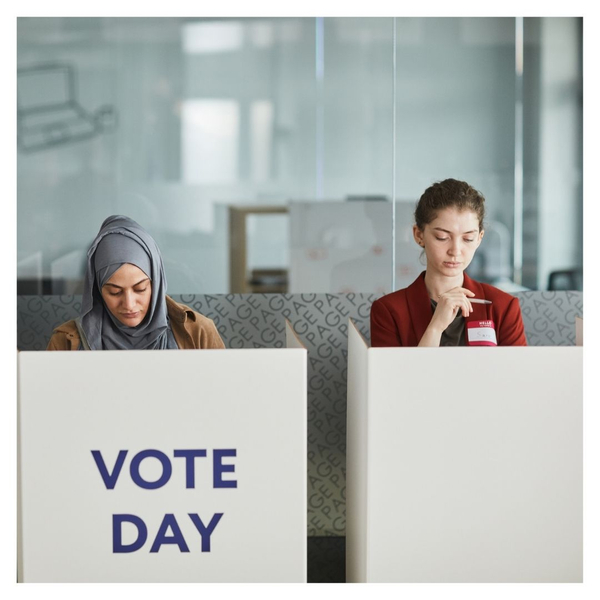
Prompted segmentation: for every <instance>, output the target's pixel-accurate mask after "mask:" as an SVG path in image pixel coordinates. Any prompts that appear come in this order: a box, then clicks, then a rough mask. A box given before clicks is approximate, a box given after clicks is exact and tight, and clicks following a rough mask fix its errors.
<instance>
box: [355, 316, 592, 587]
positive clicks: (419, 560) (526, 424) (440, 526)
mask: <svg viewBox="0 0 600 600" xmlns="http://www.w3.org/2000/svg"><path fill="white" fill-rule="evenodd" d="M348 352H349V355H348V430H347V435H348V450H347V504H346V516H347V525H346V528H347V538H346V574H347V579H348V581H353V582H581V581H582V571H583V565H582V561H583V511H582V504H583V496H582V472H583V464H582V462H583V456H582V348H580V347H579V348H578V347H535V348H532V347H529V348H523V347H521V348H486V347H481V348H368V347H367V345H366V343H365V341H364V339H363V338H362V337H361V335H360V333H359V332H358V331H357V329H356V327H355V326H354V324H353V323H350V327H349V332H348Z"/></svg>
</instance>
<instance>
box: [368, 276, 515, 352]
mask: <svg viewBox="0 0 600 600" xmlns="http://www.w3.org/2000/svg"><path fill="white" fill-rule="evenodd" d="M462 287H465V288H467V289H468V290H471V291H472V292H475V297H476V298H482V299H486V300H491V301H492V304H473V312H472V314H471V315H470V316H469V317H467V319H466V322H467V323H468V322H469V321H486V320H492V321H494V326H495V329H496V338H497V340H498V346H526V345H527V339H526V338H525V329H524V327H523V320H522V318H521V309H520V307H519V300H518V299H517V298H515V297H514V296H511V295H510V294H507V293H506V292H503V291H502V290H499V289H498V288H495V287H493V286H491V285H487V284H486V283H479V282H478V281H473V279H471V278H470V277H469V276H468V275H467V274H466V273H465V274H464V282H463V285H462ZM432 316H433V308H432V306H431V300H430V298H429V294H428V293H427V288H426V287H425V271H423V273H421V275H419V277H417V279H416V281H414V282H413V283H411V285H409V286H408V287H407V288H405V289H403V290H398V291H397V292H393V293H391V294H387V295H386V296H383V297H382V298H379V300H375V302H373V305H372V306H371V346H372V347H373V348H375V347H382V346H418V345H419V342H420V341H421V338H422V337H423V334H424V333H425V330H426V329H427V327H428V325H429V322H430V321H431V317H432Z"/></svg>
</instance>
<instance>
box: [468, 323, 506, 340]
mask: <svg viewBox="0 0 600 600" xmlns="http://www.w3.org/2000/svg"><path fill="white" fill-rule="evenodd" d="M467 345H469V346H497V345H498V341H497V340H496V330H495V329H494V321H470V322H468V323H467Z"/></svg>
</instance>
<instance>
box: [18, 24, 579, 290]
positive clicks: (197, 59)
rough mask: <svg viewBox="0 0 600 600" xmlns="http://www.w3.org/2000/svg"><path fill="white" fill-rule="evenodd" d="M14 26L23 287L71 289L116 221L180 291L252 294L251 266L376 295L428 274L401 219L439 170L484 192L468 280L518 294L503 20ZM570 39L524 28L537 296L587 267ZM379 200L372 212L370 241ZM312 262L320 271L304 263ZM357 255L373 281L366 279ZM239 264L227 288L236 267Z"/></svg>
mask: <svg viewBox="0 0 600 600" xmlns="http://www.w3.org/2000/svg"><path fill="white" fill-rule="evenodd" d="M17 25H18V32H17V33H18V35H17V58H18V65H17V66H18V69H19V71H18V82H17V83H18V90H17V91H18V115H17V132H18V140H17V141H18V148H19V154H18V161H17V169H18V179H17V181H18V204H17V207H18V223H17V240H18V248H17V253H18V257H17V260H18V268H17V275H18V279H19V290H20V291H22V292H23V293H28V290H29V291H35V290H42V291H44V292H45V293H67V292H77V291H78V290H79V289H80V288H81V283H82V277H83V269H84V262H85V261H84V258H83V257H84V256H85V251H86V249H87V247H88V245H89V243H90V241H91V239H92V238H93V237H94V235H95V233H96V232H97V231H98V228H99V226H100V224H101V222H102V221H103V220H104V219H105V218H106V217H107V216H109V215H111V214H115V213H121V214H126V215H129V216H131V217H132V218H134V219H136V220H138V221H139V222H140V223H141V224H142V225H143V226H145V227H146V228H147V229H149V230H150V231H151V233H152V234H153V235H154V236H155V238H156V239H157V240H158V241H159V244H160V246H161V249H162V252H163V254H164V256H165V261H166V262H168V263H169V265H170V266H169V270H168V272H167V277H168V280H169V290H170V292H172V293H200V292H207V293H226V292H240V291H246V289H247V286H246V284H248V282H249V281H250V279H252V278H254V279H256V273H254V274H253V271H256V270H257V269H259V270H262V271H263V272H264V273H266V276H268V277H274V276H276V277H278V278H279V279H280V282H287V283H285V284H284V283H281V285H282V286H284V287H282V288H281V289H285V290H288V291H290V290H291V289H292V287H293V289H294V291H301V292H317V291H331V292H334V291H339V290H341V289H351V290H353V291H356V292H372V293H377V294H379V293H384V292H389V291H391V290H392V288H393V287H394V286H395V287H400V286H402V285H404V282H405V281H406V278H407V277H408V276H410V274H411V273H412V272H413V271H414V270H415V269H419V268H421V266H422V265H420V264H415V263H414V260H413V258H414V256H413V254H412V250H408V248H407V247H406V246H402V245H399V244H400V241H401V239H404V238H405V237H406V236H407V235H410V228H411V226H412V215H411V209H410V207H412V206H414V203H415V202H416V200H417V199H418V198H419V196H420V194H421V193H422V192H423V191H424V189H425V188H426V187H427V186H428V185H430V184H431V183H432V182H434V181H437V180H440V179H444V178H446V177H455V178H458V179H464V180H466V181H468V182H469V183H471V184H472V185H474V186H475V187H476V188H478V189H480V190H481V191H482V192H483V193H484V195H485V197H486V204H487V213H488V218H487V223H486V236H485V238H484V242H483V245H482V247H481V248H480V250H479V252H478V254H477V256H476V260H475V261H474V263H473V265H472V266H471V274H472V275H473V276H475V277H477V278H479V279H481V280H483V281H489V282H492V283H497V284H500V283H503V282H504V283H506V282H508V284H507V285H509V284H510V279H511V277H512V275H513V273H512V264H513V246H514V242H515V240H514V225H513V223H514V199H515V179H514V174H515V168H519V165H517V163H516V160H517V157H516V153H515V148H516V143H518V140H516V139H515V135H516V132H515V93H516V88H515V19H513V18H396V19H393V18H347V17H331V18H329V17H328V18H321V17H319V18H262V17H261V18H221V19H215V18H210V19H201V18H184V17H182V18H62V17H60V18H19V19H18V22H17ZM581 39H582V21H581V19H578V18H526V19H524V62H523V67H524V71H523V73H524V75H523V109H524V110H523V138H522V144H523V165H522V166H523V174H524V179H523V205H524V209H523V231H524V234H523V283H524V284H525V285H526V286H527V287H530V288H540V289H545V288H546V286H547V285H548V282H549V279H550V276H551V274H552V273H555V272H556V271H560V272H566V273H567V276H566V277H567V279H566V280H567V281H569V277H570V275H569V274H572V272H576V271H577V269H580V268H581V264H582V243H581V239H582V69H581V64H582V58H581ZM394 61H395V63H396V64H395V70H394ZM394 202H396V208H395V210H394ZM294 203H298V206H300V205H302V206H306V205H308V204H311V203H321V204H322V205H323V207H324V208H325V207H326V206H329V203H332V204H331V205H332V206H333V205H335V210H336V211H337V214H338V215H339V217H337V218H339V222H338V223H337V230H336V231H337V233H335V235H334V234H333V233H331V232H330V234H327V235H325V234H323V235H325V238H327V240H329V241H327V240H325V241H323V240H322V241H321V242H318V240H317V241H315V240H316V237H318V235H320V234H319V233H318V231H322V230H323V227H324V226H325V225H326V224H327V223H328V221H326V220H325V221H323V222H322V223H318V226H319V227H318V228H317V225H315V228H313V229H306V228H305V229H303V228H302V223H301V222H300V223H299V222H296V219H297V218H298V216H297V212H298V211H293V210H292V206H293V205H294ZM355 203H358V204H355ZM360 203H363V204H360ZM369 203H373V205H372V206H371V205H370V204H369ZM359 205H360V206H364V208H365V210H363V211H362V212H360V211H359V212H358V213H357V206H359ZM407 207H408V208H407ZM306 210H307V211H308V208H307V209H306ZM371 210H372V211H379V212H380V213H381V215H380V216H379V217H378V219H381V223H382V224H381V228H382V229H381V231H379V226H377V228H376V229H377V231H375V229H374V221H373V220H372V219H371V218H370V217H369V216H368V215H367V214H366V213H367V212H369V211H371ZM240 211H241V212H240ZM309 212H310V211H309ZM233 214H235V215H237V217H236V218H237V221H236V228H235V233H232V231H233V230H231V229H230V221H231V218H232V215H233ZM307 214H308V213H307ZM311 214H312V213H311ZM378 214H379V213H378ZM324 218H325V217H324ZM327 218H329V217H327ZM394 218H395V234H396V246H395V247H392V244H393V241H392V237H393V236H392V230H393V222H394ZM344 228H346V229H344ZM317 229H318V231H317ZM334 229H335V227H334ZM342 229H344V233H343V235H342V233H341V230H342ZM407 232H408V233H407ZM557 234H560V235H558V239H559V241H558V242H557V241H556V240H557ZM369 235H370V236H371V238H372V239H371V240H370V241H368V240H367V241H365V240H366V238H365V236H367V237H368V236H369ZM234 236H235V237H236V239H234ZM301 236H304V237H303V238H301ZM340 236H341V237H343V238H344V243H343V244H342V246H343V247H342V246H339V243H340V239H341V237H340ZM242 238H243V243H242V242H240V244H241V246H240V244H238V243H236V242H237V241H239V240H242ZM325 238H324V239H325ZM317 242H318V243H317ZM408 242H409V244H410V238H409V240H408ZM329 243H331V244H333V245H332V246H328V244H329ZM319 244H320V245H319ZM303 248H304V250H302V249H303ZM369 248H371V250H369ZM326 249H327V250H326ZM242 250H243V251H242ZM325 251H327V252H329V257H330V263H328V262H327V261H324V262H319V261H317V260H314V259H313V258H310V257H311V256H312V257H314V256H317V255H319V253H321V254H323V253H324V252H325ZM302 252H305V255H304V258H306V259H307V260H308V259H310V262H307V264H306V265H302V260H304V259H302V260H300V258H301V255H302ZM306 252H308V254H306ZM369 252H371V253H372V257H375V258H374V259H373V260H376V262H377V269H375V271H371V270H370V268H362V267H360V264H362V263H360V261H361V260H363V259H364V258H365V256H367V255H369ZM335 253H338V254H339V257H338V258H336V259H335V260H333V258H332V257H333V256H334V254H335ZM369 256H371V255H369ZM31 257H36V258H35V265H36V268H35V269H32V268H31V266H30V265H31V260H32V259H31ZM356 261H359V262H356ZM363 262H364V261H363ZM341 263H344V264H345V265H346V267H347V275H344V276H343V277H342V278H341V279H340V267H339V265H340V264H341ZM232 265H236V268H235V269H234V270H236V272H238V271H239V276H238V275H236V277H233V278H231V277H230V272H231V270H232ZM311 265H312V266H311ZM394 265H395V272H394V273H393V272H392V271H393V269H394ZM317 266H318V269H317ZM363 266H364V265H363ZM298 269H301V272H302V273H303V275H301V276H300V271H298ZM311 269H313V271H312V272H313V274H314V276H312V277H311V276H310V273H311ZM271 271H273V273H271ZM317 273H318V275H317ZM375 273H378V274H377V276H376V277H375ZM375 279H376V280H377V281H375ZM234 280H235V281H234ZM235 282H237V283H235ZM292 282H295V283H293V284H292ZM575 285H577V284H575ZM286 286H287V287H286ZM253 289H254V288H253ZM257 289H258V288H257Z"/></svg>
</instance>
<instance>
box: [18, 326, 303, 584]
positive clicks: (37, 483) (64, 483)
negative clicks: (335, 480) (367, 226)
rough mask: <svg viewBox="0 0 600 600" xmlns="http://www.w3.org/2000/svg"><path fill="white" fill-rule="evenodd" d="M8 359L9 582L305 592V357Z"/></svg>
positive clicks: (259, 352) (61, 355) (220, 354)
mask: <svg viewBox="0 0 600 600" xmlns="http://www.w3.org/2000/svg"><path fill="white" fill-rule="evenodd" d="M287 339H288V346H291V348H289V349H256V350H186V351H170V350H165V351H154V352H145V351H130V352H117V351H113V352H110V351H107V352H21V353H20V354H19V358H18V366H19V561H18V568H19V581H23V582H305V581H306V437H307V436H306V422H307V419H306V350H305V349H303V348H302V347H301V344H300V342H299V341H298V340H297V338H296V337H295V335H294V334H293V333H292V332H290V331H289V324H288V336H287Z"/></svg>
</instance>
